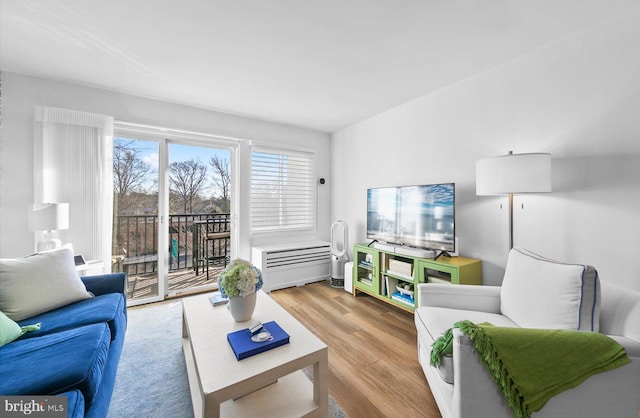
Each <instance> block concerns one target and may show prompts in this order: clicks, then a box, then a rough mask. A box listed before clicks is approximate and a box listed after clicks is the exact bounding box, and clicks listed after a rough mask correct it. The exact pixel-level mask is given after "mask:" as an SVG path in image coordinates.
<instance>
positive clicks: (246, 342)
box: [227, 321, 289, 361]
mask: <svg viewBox="0 0 640 418" xmlns="http://www.w3.org/2000/svg"><path fill="white" fill-rule="evenodd" d="M263 328H264V329H265V330H267V331H268V332H269V333H270V334H271V338H270V339H268V340H266V341H261V342H257V341H253V340H252V339H251V337H252V334H251V331H250V330H249V329H248V328H243V329H241V330H238V331H234V332H230V333H228V334H227V341H229V345H230V346H231V349H232V350H233V354H235V356H236V359H237V360H238V361H240V360H242V359H245V358H247V357H251V356H255V355H256V354H260V353H264V352H265V351H268V350H271V349H272V348H276V347H280V346H282V345H285V344H288V343H289V334H287V333H286V332H285V330H283V329H282V328H281V327H280V325H278V324H277V323H276V322H275V321H271V322H267V323H266V324H263Z"/></svg>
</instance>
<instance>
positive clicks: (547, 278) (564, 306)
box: [500, 248, 600, 332]
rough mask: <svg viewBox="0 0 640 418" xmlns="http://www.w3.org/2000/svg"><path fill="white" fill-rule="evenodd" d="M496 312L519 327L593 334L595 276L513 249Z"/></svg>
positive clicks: (589, 271)
mask: <svg viewBox="0 0 640 418" xmlns="http://www.w3.org/2000/svg"><path fill="white" fill-rule="evenodd" d="M500 310H501V311H502V314H503V315H505V316H507V317H509V319H511V320H512V321H513V322H515V323H516V324H518V325H519V326H520V327H525V328H551V329H568V330H580V331H596V332H597V331H598V330H599V317H600V284H599V280H598V272H597V271H596V270H595V268H593V267H591V266H585V265H579V264H565V263H559V262H557V261H553V260H549V259H546V258H544V257H541V256H539V255H536V254H533V253H531V252H528V251H526V250H523V249H517V248H514V249H512V250H511V252H510V253H509V260H508V261H507V268H506V271H505V273H504V279H503V281H502V288H501V291H500Z"/></svg>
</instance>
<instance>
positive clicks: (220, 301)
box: [209, 292, 229, 306]
mask: <svg viewBox="0 0 640 418" xmlns="http://www.w3.org/2000/svg"><path fill="white" fill-rule="evenodd" d="M209 300H210V301H211V304H212V305H213V306H218V305H224V304H225V303H227V302H229V298H225V297H224V296H222V294H221V293H220V292H213V293H212V294H211V296H209Z"/></svg>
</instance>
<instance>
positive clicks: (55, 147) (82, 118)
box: [34, 106, 113, 272]
mask: <svg viewBox="0 0 640 418" xmlns="http://www.w3.org/2000/svg"><path fill="white" fill-rule="evenodd" d="M49 202H50V203H69V229H68V230H65V231H58V233H57V234H58V237H59V238H60V239H61V241H62V242H63V243H67V242H70V243H71V244H73V249H74V252H75V253H76V254H82V255H83V256H84V258H85V259H86V260H100V261H103V262H104V267H105V271H106V272H110V271H111V230H112V216H113V117H111V116H106V115H100V114H96V113H88V112H79V111H75V110H69V109H60V108H52V107H40V106H38V107H36V110H35V126H34V203H49Z"/></svg>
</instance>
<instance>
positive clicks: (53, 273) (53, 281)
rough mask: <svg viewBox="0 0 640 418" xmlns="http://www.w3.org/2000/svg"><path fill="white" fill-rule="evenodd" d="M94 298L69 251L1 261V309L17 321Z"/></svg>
mask: <svg viewBox="0 0 640 418" xmlns="http://www.w3.org/2000/svg"><path fill="white" fill-rule="evenodd" d="M90 297H91V295H90V293H89V292H87V289H86V287H85V286H84V283H82V280H80V276H79V275H78V272H77V271H76V265H75V262H74V260H73V252H72V251H71V250H69V249H67V248H63V249H60V250H56V251H48V252H44V253H39V254H34V255H31V256H28V257H23V258H16V259H0V310H1V311H2V312H4V313H5V314H6V315H7V316H8V317H9V318H11V319H13V320H14V321H21V320H23V319H25V318H29V317H32V316H34V315H38V314H40V313H43V312H47V311H50V310H52V309H56V308H59V307H61V306H65V305H68V304H70V303H73V302H77V301H79V300H83V299H88V298H90Z"/></svg>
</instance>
